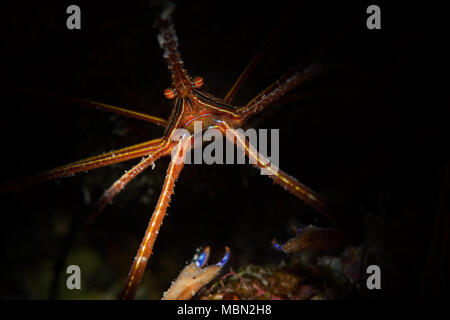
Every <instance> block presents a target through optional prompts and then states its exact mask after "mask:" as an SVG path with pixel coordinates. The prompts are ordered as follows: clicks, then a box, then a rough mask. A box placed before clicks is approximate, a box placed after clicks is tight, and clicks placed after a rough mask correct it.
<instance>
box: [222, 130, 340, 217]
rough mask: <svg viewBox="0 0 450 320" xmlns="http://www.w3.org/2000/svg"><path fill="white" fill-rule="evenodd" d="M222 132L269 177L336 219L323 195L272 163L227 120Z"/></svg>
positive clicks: (327, 215)
mask: <svg viewBox="0 0 450 320" xmlns="http://www.w3.org/2000/svg"><path fill="white" fill-rule="evenodd" d="M221 129H222V133H223V134H224V135H225V136H226V138H227V139H228V140H229V141H230V142H231V143H233V144H236V145H237V146H238V147H239V148H240V149H241V150H242V151H243V152H244V153H245V154H246V155H247V156H248V158H249V159H250V160H252V163H253V165H254V166H256V167H258V168H260V169H261V170H265V171H266V172H265V173H267V174H268V175H269V177H270V178H271V179H272V180H273V181H274V182H275V183H276V184H279V185H280V186H282V187H283V188H284V189H286V190H287V191H289V192H290V193H292V194H293V195H295V196H296V197H298V198H300V199H301V200H303V201H304V202H306V203H307V204H309V205H310V206H312V207H313V208H314V209H316V210H317V211H319V212H320V213H322V214H324V215H325V216H326V217H328V218H329V219H330V220H331V221H333V220H334V218H335V215H334V213H333V212H332V211H331V210H330V209H329V208H328V207H327V205H326V202H325V200H324V199H322V197H321V196H320V195H319V194H318V193H316V192H315V191H313V190H311V189H310V188H308V187H307V186H305V185H304V184H302V183H301V182H299V181H298V180H297V179H295V178H294V177H291V176H290V175H288V174H287V173H285V172H283V171H281V170H280V169H279V168H278V167H277V166H276V165H275V164H273V163H270V161H269V160H268V159H267V158H266V157H265V156H264V155H262V154H261V153H260V152H258V151H257V150H256V148H255V147H254V146H253V145H251V144H250V143H249V142H248V140H246V138H245V136H244V135H242V134H241V133H239V132H238V131H237V130H235V129H233V128H232V127H231V126H230V125H229V124H228V123H226V122H225V121H223V122H222V127H221Z"/></svg>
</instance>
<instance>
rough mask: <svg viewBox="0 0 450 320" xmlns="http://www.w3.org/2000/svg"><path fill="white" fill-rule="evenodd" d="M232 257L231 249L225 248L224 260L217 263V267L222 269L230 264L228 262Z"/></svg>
mask: <svg viewBox="0 0 450 320" xmlns="http://www.w3.org/2000/svg"><path fill="white" fill-rule="evenodd" d="M230 255H231V252H230V248H228V247H225V255H224V256H223V258H222V260H220V261H219V262H217V263H216V266H219V267H221V268H222V267H223V266H224V265H225V264H226V263H227V262H228V260H230Z"/></svg>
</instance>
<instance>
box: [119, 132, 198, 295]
mask: <svg viewBox="0 0 450 320" xmlns="http://www.w3.org/2000/svg"><path fill="white" fill-rule="evenodd" d="M190 144H191V139H190V138H185V139H183V140H181V141H180V142H179V143H178V144H177V145H175V146H174V147H173V148H174V151H173V152H172V160H171V161H170V164H169V168H168V169H167V174H166V179H165V181H164V185H163V188H162V191H161V194H160V196H159V199H158V203H157V204H156V207H155V211H154V212H153V215H152V217H151V219H150V222H149V224H148V227H147V230H146V231H145V235H144V238H143V239H142V241H141V244H140V246H139V249H138V251H137V254H136V257H135V258H134V261H133V265H132V266H131V269H130V272H129V274H128V278H127V281H126V285H125V289H124V291H123V294H122V299H124V300H130V299H133V298H134V296H135V295H136V291H137V288H138V286H139V283H140V282H141V279H142V276H143V274H144V271H145V267H146V266H147V261H148V259H149V258H150V255H151V254H152V250H153V245H154V244H155V240H156V237H157V235H158V232H159V229H160V227H161V224H162V222H163V219H164V216H165V215H166V211H167V207H168V206H169V202H170V198H171V196H172V194H173V190H174V187H175V181H176V179H177V178H178V176H179V175H180V173H181V170H182V169H183V166H184V159H185V157H186V153H187V151H188V145H189V146H190Z"/></svg>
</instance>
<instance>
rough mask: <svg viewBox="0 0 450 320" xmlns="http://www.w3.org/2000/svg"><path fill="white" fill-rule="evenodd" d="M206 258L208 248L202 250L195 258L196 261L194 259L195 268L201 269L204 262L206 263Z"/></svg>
mask: <svg viewBox="0 0 450 320" xmlns="http://www.w3.org/2000/svg"><path fill="white" fill-rule="evenodd" d="M208 257H209V247H206V248H205V250H203V252H202V253H201V254H200V255H199V256H198V257H197V259H195V265H196V266H197V268H203V267H204V266H205V264H206V262H208Z"/></svg>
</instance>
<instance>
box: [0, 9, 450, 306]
mask: <svg viewBox="0 0 450 320" xmlns="http://www.w3.org/2000/svg"><path fill="white" fill-rule="evenodd" d="M70 4H78V5H79V6H80V7H81V19H82V29H81V30H68V29H67V28H66V18H67V16H68V15H67V14H66V13H65V12H66V8H67V6H68V5H70ZM369 4H372V3H366V2H360V3H359V4H356V3H355V4H342V3H341V2H335V3H334V2H330V3H328V2H325V1H296V2H295V3H289V2H285V1H277V2H276V3H271V2H256V3H242V2H233V1H231V2H217V1H193V2H181V1H180V3H177V8H176V11H175V14H174V23H175V26H176V28H177V33H178V38H179V42H180V48H179V49H180V52H181V54H182V56H183V60H184V61H185V66H186V68H187V69H188V71H189V72H190V74H191V75H192V76H196V75H201V76H203V78H204V79H205V88H206V89H207V90H208V91H209V92H210V93H212V94H214V95H216V96H218V97H223V96H225V94H226V93H227V91H228V89H229V88H230V87H231V86H232V84H233V82H234V81H235V79H236V78H237V77H238V76H239V74H240V72H242V70H243V69H244V68H245V66H246V65H247V63H248V62H249V61H250V59H251V57H252V56H253V55H254V54H255V53H256V51H257V50H258V48H259V47H260V46H261V44H262V43H263V42H264V40H265V39H266V37H267V35H268V34H269V33H270V31H271V30H273V28H274V27H275V26H276V25H277V23H278V22H279V21H280V19H281V18H282V17H283V16H284V14H285V13H286V10H287V12H288V15H287V16H284V24H283V26H282V32H281V34H279V36H278V37H277V38H276V40H275V41H273V43H272V45H271V47H270V48H269V49H268V51H267V52H266V54H265V55H264V57H263V59H262V61H261V63H260V64H259V65H258V67H257V69H256V70H255V71H254V73H252V75H251V76H250V77H249V79H248V80H247V82H246V83H245V85H244V86H243V88H242V90H241V91H240V92H239V94H238V95H237V96H236V99H235V100H234V104H236V105H243V104H245V103H246V102H247V101H249V100H250V99H251V98H252V97H254V96H255V95H256V94H258V92H260V91H261V90H262V89H264V88H265V87H266V86H268V85H269V84H271V83H272V82H273V81H275V80H276V79H277V78H278V77H279V76H280V75H281V74H283V73H284V72H285V71H286V70H288V69H289V68H291V67H292V66H295V65H297V64H298V63H303V64H304V65H305V66H307V65H308V64H310V63H312V62H313V61H316V60H318V61H321V62H322V63H323V64H324V65H325V66H326V68H325V71H324V73H323V74H321V75H320V76H318V77H317V78H316V79H313V80H312V81H311V82H310V83H308V84H307V85H306V86H304V87H303V88H302V89H301V91H300V92H302V93H304V96H303V98H302V99H301V100H300V101H294V102H291V103H288V104H286V105H275V106H273V107H271V108H269V109H267V110H266V111H264V112H262V113H261V114H260V115H257V116H255V117H254V118H253V119H252V120H251V121H250V122H249V126H250V127H251V126H253V127H255V128H268V129H270V128H277V129H280V167H281V169H283V170H284V171H286V172H288V173H289V174H291V175H293V176H294V177H296V178H297V179H299V180H300V181H302V182H303V183H305V184H306V185H308V186H310V187H311V188H313V189H314V190H316V191H318V192H319V193H321V194H323V195H324V196H325V197H326V198H327V199H328V200H329V201H330V203H331V204H332V206H333V207H334V208H335V210H336V211H337V212H338V213H339V220H338V223H339V226H340V227H342V228H343V229H344V230H346V231H347V232H348V234H349V235H350V236H351V238H352V240H353V241H354V243H355V245H363V246H365V247H366V248H370V250H369V252H370V254H369V255H368V256H367V263H369V264H378V265H380V267H381V269H382V272H383V274H382V288H383V289H382V290H381V292H378V293H377V294H372V295H369V297H371V296H373V297H382V298H394V297H420V296H428V297H429V296H433V297H436V296H442V295H443V294H445V292H446V291H445V288H447V287H448V266H449V264H448V258H449V255H448V240H449V238H448V234H449V233H448V232H449V226H450V224H449V217H448V194H449V193H448V188H447V189H446V187H445V184H447V185H448V175H447V178H445V172H446V170H447V171H448V170H449V169H448V166H449V162H448V161H449V152H448V150H449V149H448V146H449V141H448V140H449V139H448V134H449V125H448V120H449V118H448V107H449V105H448V102H449V101H448V93H447V88H448V83H447V81H446V80H447V74H446V71H445V69H446V68H445V67H446V64H445V61H446V59H447V57H448V51H446V49H444V46H443V44H444V42H445V41H447V39H448V35H446V34H444V30H443V29H442V28H443V25H444V20H443V17H442V16H443V14H441V13H442V12H443V11H444V10H443V9H442V8H440V7H439V6H432V5H429V4H418V3H413V2H407V3H405V4H397V5H393V4H385V3H380V2H378V3H377V2H374V4H378V5H380V7H381V11H382V22H381V23H382V29H381V30H368V29H367V28H366V19H367V16H368V15H367V14H366V13H365V11H366V8H367V6H368V5H369ZM2 22H3V23H4V25H5V28H6V29H5V28H3V30H7V32H6V34H5V36H4V37H3V43H2V46H3V49H2V53H3V55H4V56H3V58H2V60H3V61H4V62H5V65H4V66H3V70H4V72H2V77H3V80H4V81H3V89H5V91H4V92H3V94H2V95H3V98H2V103H1V104H2V113H1V127H0V128H1V129H0V130H1V139H0V141H1V145H0V148H1V158H2V162H3V163H2V168H3V170H1V181H2V182H3V181H8V180H10V179H14V178H18V177H24V176H27V175H31V174H33V173H37V172H41V171H43V170H46V169H50V168H52V167H54V166H58V165H61V164H64V163H67V162H71V161H74V160H78V159H81V158H85V157H88V156H91V155H95V154H99V153H102V152H106V151H110V150H112V149H116V148H120V147H124V146H127V145H131V144H133V143H137V142H141V141H145V140H150V139H152V138H155V137H158V136H161V134H162V133H163V129H162V128H160V127H157V126H155V125H151V124H147V123H144V122H140V121H138V120H130V119H127V118H124V117H120V116H116V115H112V114H108V113H105V112H101V111H96V110H91V109H87V108H84V107H80V106H76V105H72V104H68V103H65V102H61V101H56V100H54V99H49V98H46V97H41V96H37V95H34V94H31V93H29V92H26V91H25V92H24V91H19V92H18V91H16V90H15V89H16V88H17V87H19V86H20V87H28V88H33V89H45V90H50V91H54V92H58V93H63V94H66V95H71V96H75V97H80V98H87V99H91V100H95V101H99V102H104V103H110V104H113V105H117V106H124V107H128V108H130V109H134V110H138V111H141V112H146V113H149V114H153V115H157V116H161V117H167V116H168V114H169V110H170V103H169V102H168V101H167V100H166V99H164V97H163V95H162V92H163V90H164V89H165V88H167V87H168V86H170V78H169V73H168V71H167V67H166V66H165V62H164V60H163V59H162V52H161V50H160V49H159V47H158V43H157V41H156V31H155V29H154V28H153V20H152V13H151V9H150V7H149V6H148V4H147V1H137V2H136V3H135V4H133V5H131V4H129V3H126V2H122V3H121V4H111V3H109V2H108V3H107V2H104V3H102V2H96V3H95V4H93V3H92V1H91V2H88V1H76V2H70V3H69V2H68V1H60V3H59V4H58V5H45V3H42V2H39V3H34V2H30V3H26V2H25V3H23V2H22V3H17V4H15V5H11V6H8V7H7V9H5V10H4V11H3V12H2ZM135 163H136V161H129V162H126V163H122V164H118V165H113V166H110V167H105V168H101V169H97V170H94V171H92V172H89V173H81V174H78V175H77V176H75V177H71V178H64V179H60V180H56V181H50V182H45V183H42V184H39V185H35V186H31V187H28V188H26V189H23V190H20V191H18V192H9V193H4V194H1V195H0V203H1V205H0V208H1V209H0V210H1V211H0V212H1V222H0V229H1V238H0V239H1V240H0V249H1V258H0V259H1V264H0V265H1V267H0V268H1V269H0V272H1V273H0V298H2V299H17V298H25V299H36V298H39V299H45V298H47V297H49V296H51V297H55V294H56V297H57V298H74V299H91V298H92V299H103V298H115V297H116V296H117V295H118V294H119V293H120V291H121V290H122V287H123V284H124V281H125V278H126V275H127V273H128V270H129V267H130V265H131V263H132V261H133V258H134V255H135V253H136V250H137V248H138V245H139V242H140V240H141V238H142V236H143V234H144V231H145V229H146V227H147V222H148V220H149V219H150V216H151V214H152V212H153V208H154V206H155V203H156V201H157V198H158V196H159V192H160V190H161V186H162V183H163V179H164V175H165V170H166V168H167V164H168V158H164V159H161V160H159V161H158V162H157V164H156V167H155V169H154V170H153V171H152V170H151V169H148V170H146V171H145V172H144V173H143V174H142V175H141V176H139V177H138V178H136V180H135V181H133V182H132V183H130V185H129V186H128V187H127V188H126V189H125V190H124V191H123V192H122V193H120V195H119V196H118V197H117V198H116V199H115V200H114V203H113V205H111V206H109V207H107V208H106V210H105V211H104V212H103V214H102V215H101V216H100V217H98V219H96V221H95V222H94V224H93V225H91V226H90V227H88V228H86V229H83V230H82V231H81V232H80V233H78V234H77V235H76V237H75V239H74V240H73V243H72V245H71V247H70V250H68V251H67V252H66V253H68V258H67V261H66V262H65V264H77V265H80V267H81V269H82V272H83V283H82V285H83V290H81V291H73V292H71V291H68V290H66V289H64V288H65V286H64V284H65V281H64V279H65V277H64V274H63V277H62V280H61V281H60V283H59V287H60V289H59V290H57V291H55V289H54V288H53V289H52V282H54V280H52V279H53V278H54V276H55V263H56V261H58V258H61V257H62V256H63V255H62V253H61V252H63V248H65V246H64V243H65V242H64V241H65V239H66V238H67V234H68V232H69V230H70V229H71V226H72V225H73V223H74V221H76V219H77V218H79V217H80V215H86V214H88V213H89V212H90V211H91V210H92V209H93V206H94V203H95V201H96V200H97V199H98V198H99V197H100V195H101V194H102V192H103V191H104V190H105V189H106V188H107V187H109V186H110V185H111V184H112V183H113V182H114V181H115V180H116V179H117V178H118V177H120V175H121V174H122V173H123V172H124V170H127V169H129V168H130V167H131V166H132V165H134V164H135ZM446 168H447V169H446ZM446 179H447V180H446ZM446 181H447V182H446ZM440 194H441V196H439V195H440ZM439 199H440V200H439ZM439 201H440V202H439ZM438 203H440V204H439V205H438ZM309 223H314V224H317V225H319V226H326V225H327V222H326V220H325V219H324V218H322V217H321V216H320V214H318V213H316V212H315V211H314V210H313V209H311V208H309V207H308V206H307V205H305V204H303V203H302V202H301V201H300V200H298V199H297V198H295V197H294V196H292V195H291V194H289V193H287V192H285V191H284V190H283V189H282V188H280V187H279V186H275V185H273V183H272V181H271V180H270V179H268V178H267V177H265V176H261V175H259V172H258V171H257V170H256V169H254V168H251V167H250V166H248V165H228V166H219V165H214V166H208V165H189V166H186V167H185V169H184V170H183V172H182V174H181V177H180V179H179V180H178V182H177V184H176V189H175V195H174V196H173V198H172V203H171V206H170V208H169V210H168V215H167V217H166V218H165V221H164V223H163V226H162V229H161V231H160V234H159V237H158V239H157V241H156V244H155V248H154V255H153V256H152V257H151V259H150V262H149V265H148V270H147V273H146V275H145V277H144V280H143V284H142V287H141V291H140V292H139V294H138V297H140V298H154V299H157V298H160V296H161V295H162V292H163V291H164V290H166V289H167V288H168V286H169V284H170V281H171V280H173V279H174V278H175V277H176V275H177V274H178V272H179V271H180V270H181V269H182V267H183V266H184V265H185V263H186V261H188V260H190V259H191V257H192V256H193V254H194V252H195V249H196V248H198V247H202V246H203V247H204V246H206V245H210V246H211V249H212V257H211V261H212V262H215V261H216V260H217V259H218V258H219V257H220V255H221V254H223V251H224V247H225V246H226V245H228V246H229V247H230V248H231V250H232V258H231V261H230V265H229V266H232V267H235V268H236V267H238V266H240V265H244V264H249V263H252V264H261V265H276V264H278V263H280V262H281V261H282V260H283V259H285V258H286V256H284V255H283V254H281V253H279V252H276V251H274V250H273V249H272V248H271V246H270V242H271V240H272V239H273V238H277V239H280V240H286V239H288V238H289V237H291V236H292V235H293V234H292V232H291V230H290V227H291V226H292V225H299V224H309Z"/></svg>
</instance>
